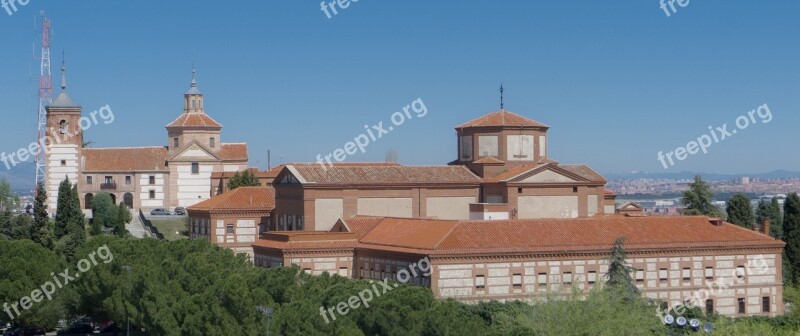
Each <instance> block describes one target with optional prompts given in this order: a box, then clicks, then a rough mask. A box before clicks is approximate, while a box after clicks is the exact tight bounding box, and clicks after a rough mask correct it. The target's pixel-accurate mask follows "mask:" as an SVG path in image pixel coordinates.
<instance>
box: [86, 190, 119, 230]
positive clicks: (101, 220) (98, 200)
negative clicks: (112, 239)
mask: <svg viewBox="0 0 800 336" xmlns="http://www.w3.org/2000/svg"><path fill="white" fill-rule="evenodd" d="M117 212H118V210H117V207H116V206H115V205H114V203H113V202H112V201H111V195H110V194H109V193H98V194H97V195H95V196H94V197H93V198H92V234H93V235H97V234H100V233H101V232H102V229H103V228H116V227H117Z"/></svg>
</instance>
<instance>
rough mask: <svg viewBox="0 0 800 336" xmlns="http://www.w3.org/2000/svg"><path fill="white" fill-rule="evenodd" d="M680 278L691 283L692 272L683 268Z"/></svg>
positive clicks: (687, 268)
mask: <svg viewBox="0 0 800 336" xmlns="http://www.w3.org/2000/svg"><path fill="white" fill-rule="evenodd" d="M681 276H682V277H683V281H691V280H692V270H691V269H690V268H689V267H684V268H683V270H681Z"/></svg>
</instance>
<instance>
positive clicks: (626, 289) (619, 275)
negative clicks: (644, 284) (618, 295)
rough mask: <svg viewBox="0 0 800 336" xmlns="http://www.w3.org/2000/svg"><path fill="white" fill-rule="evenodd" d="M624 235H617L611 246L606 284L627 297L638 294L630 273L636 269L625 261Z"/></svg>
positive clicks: (633, 296) (630, 297)
mask: <svg viewBox="0 0 800 336" xmlns="http://www.w3.org/2000/svg"><path fill="white" fill-rule="evenodd" d="M623 244H625V237H619V238H617V240H616V241H615V242H614V246H613V247H611V256H610V257H609V258H608V273H606V278H607V279H608V280H606V286H608V287H609V288H610V289H612V290H615V291H620V292H622V294H623V295H624V296H625V297H626V298H628V299H633V298H635V297H638V296H639V288H637V287H636V285H634V284H633V279H631V273H632V272H635V271H636V269H635V268H633V267H631V266H628V264H627V263H626V262H625V254H626V253H625V247H624V246H623Z"/></svg>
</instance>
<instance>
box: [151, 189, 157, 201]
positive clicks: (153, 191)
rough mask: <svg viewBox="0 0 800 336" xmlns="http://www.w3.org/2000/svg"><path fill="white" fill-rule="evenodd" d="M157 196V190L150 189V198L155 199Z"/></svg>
mask: <svg viewBox="0 0 800 336" xmlns="http://www.w3.org/2000/svg"><path fill="white" fill-rule="evenodd" d="M155 198H156V191H155V190H153V189H150V199H155Z"/></svg>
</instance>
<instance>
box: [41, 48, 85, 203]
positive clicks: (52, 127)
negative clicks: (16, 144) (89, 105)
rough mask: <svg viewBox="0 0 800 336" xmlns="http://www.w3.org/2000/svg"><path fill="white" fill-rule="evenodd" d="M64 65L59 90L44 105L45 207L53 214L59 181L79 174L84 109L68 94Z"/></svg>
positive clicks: (74, 181)
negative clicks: (51, 100)
mask: <svg viewBox="0 0 800 336" xmlns="http://www.w3.org/2000/svg"><path fill="white" fill-rule="evenodd" d="M66 72H67V67H66V66H65V65H64V64H63V63H62V65H61V94H59V95H58V97H56V99H55V100H54V101H53V102H52V103H51V104H50V105H47V107H46V110H47V131H46V132H45V134H46V137H45V147H46V151H45V153H46V155H45V156H46V162H47V175H46V182H45V188H46V190H47V201H48V211H49V212H50V214H54V213H55V210H56V201H57V200H58V185H59V184H60V183H61V181H63V180H64V179H65V178H69V179H70V182H72V183H76V182H78V179H79V178H80V171H81V158H82V153H83V130H82V129H81V112H82V111H83V109H82V108H81V106H80V105H78V104H76V103H75V102H74V101H72V99H71V98H70V97H69V96H68V95H67V75H66Z"/></svg>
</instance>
